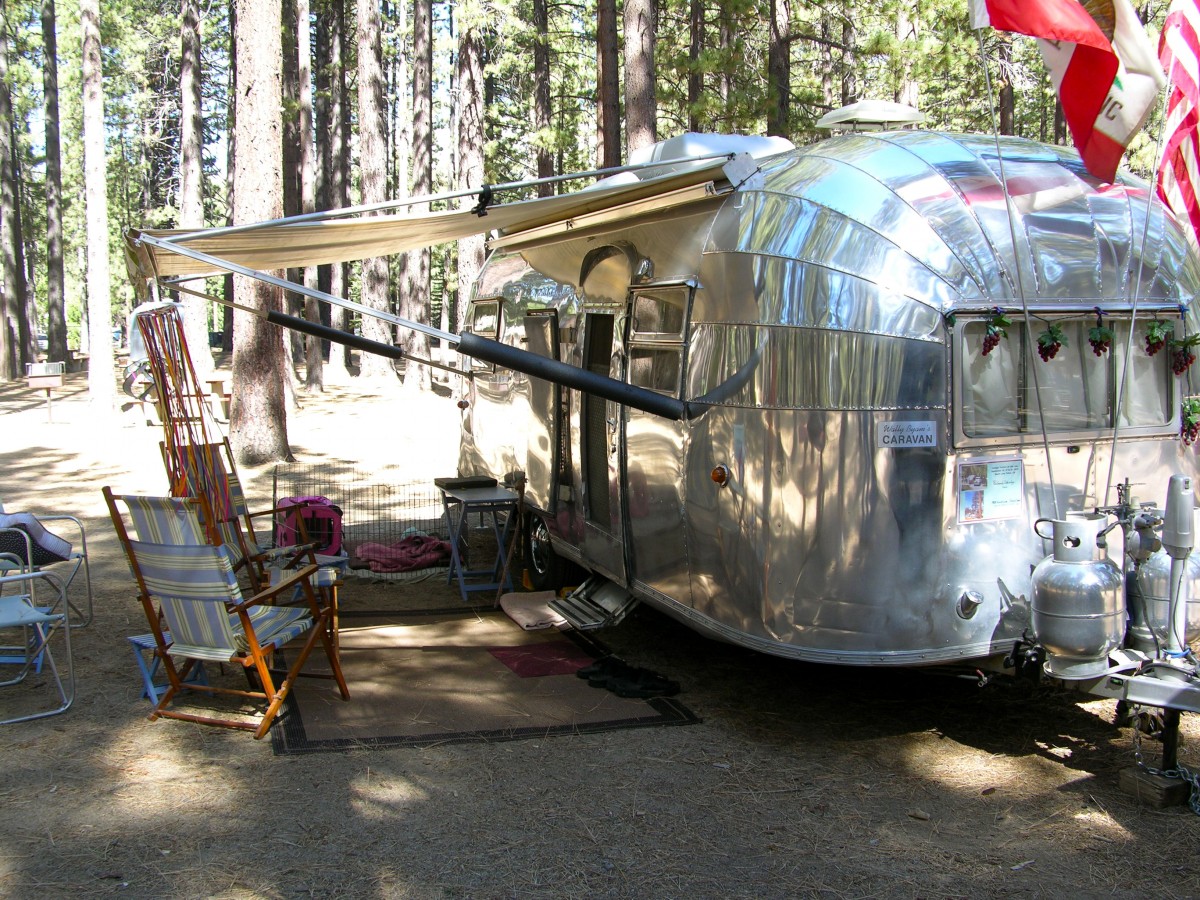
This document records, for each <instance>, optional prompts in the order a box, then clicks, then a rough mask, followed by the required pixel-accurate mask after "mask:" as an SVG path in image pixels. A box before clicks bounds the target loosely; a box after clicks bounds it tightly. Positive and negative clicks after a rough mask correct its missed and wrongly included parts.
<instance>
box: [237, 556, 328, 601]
mask: <svg viewBox="0 0 1200 900" xmlns="http://www.w3.org/2000/svg"><path fill="white" fill-rule="evenodd" d="M318 568H319V566H315V565H311V564H310V565H307V566H305V567H304V568H302V569H296V570H295V571H294V572H292V573H291V574H289V575H288V576H287V577H286V578H281V579H280V580H279V581H277V582H276V583H275V584H273V585H271V586H270V587H267V588H263V589H262V590H261V591H259V592H258V593H257V594H255V595H254V596H253V597H250V598H249V599H247V600H243V601H242V602H241V603H239V604H238V605H237V606H235V607H233V609H232V612H240V611H241V610H244V609H249V608H250V607H252V606H262V605H263V604H264V603H266V602H267V601H268V600H272V599H274V598H275V597H277V596H279V595H280V594H282V593H283V592H284V591H290V590H292V589H293V588H294V587H296V586H297V585H298V584H300V583H302V582H305V581H308V580H309V579H310V578H312V577H313V576H314V575H315V574H317V569H318Z"/></svg>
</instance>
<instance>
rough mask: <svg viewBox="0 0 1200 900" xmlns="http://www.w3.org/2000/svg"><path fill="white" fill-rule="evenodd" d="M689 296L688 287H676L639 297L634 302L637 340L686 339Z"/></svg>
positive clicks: (642, 294)
mask: <svg viewBox="0 0 1200 900" xmlns="http://www.w3.org/2000/svg"><path fill="white" fill-rule="evenodd" d="M689 293H690V291H689V289H688V288H686V287H674V288H665V289H662V290H655V291H644V292H640V293H638V294H636V295H635V296H634V298H633V322H632V330H633V336H634V337H635V338H638V337H641V338H652V337H662V338H682V337H683V326H684V323H685V322H686V321H687V301H688V294H689Z"/></svg>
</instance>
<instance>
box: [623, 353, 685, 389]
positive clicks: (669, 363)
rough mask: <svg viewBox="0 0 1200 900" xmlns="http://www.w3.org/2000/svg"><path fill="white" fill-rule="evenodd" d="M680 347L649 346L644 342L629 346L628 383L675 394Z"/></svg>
mask: <svg viewBox="0 0 1200 900" xmlns="http://www.w3.org/2000/svg"><path fill="white" fill-rule="evenodd" d="M682 353H683V348H682V347H677V346H676V347H651V346H646V345H645V344H639V345H635V346H632V347H630V348H629V383H630V384H634V385H637V386H638V387H644V388H648V389H649V390H652V391H660V392H662V393H665V394H672V395H673V394H675V393H676V392H677V391H678V390H679V362H680V356H681V355H682Z"/></svg>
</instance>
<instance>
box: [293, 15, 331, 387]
mask: <svg viewBox="0 0 1200 900" xmlns="http://www.w3.org/2000/svg"><path fill="white" fill-rule="evenodd" d="M310 20H311V15H310V11H309V2H308V0H296V60H297V68H296V73H297V76H298V77H297V79H296V81H297V84H296V89H297V98H298V100H299V104H300V105H299V112H300V211H301V212H302V213H311V212H315V211H316V209H317V156H316V153H317V150H316V146H315V144H314V139H315V135H314V134H313V82H312V39H311V38H310V36H309V35H310V28H311V27H312V23H311V21H310ZM317 281H318V279H317V267H316V266H308V267H307V268H305V270H304V286H305V287H306V288H309V289H311V290H314V291H315V290H318V289H319V285H318V283H317ZM304 318H306V319H307V320H308V321H310V322H313V323H315V324H318V325H319V324H320V323H321V306H320V303H319V302H318V301H316V300H314V299H312V298H308V299H306V300H305V301H304ZM324 362H325V356H324V354H323V353H322V352H321V339H320V338H316V337H311V336H310V337H308V338H305V347H304V386H305V387H306V388H308V390H310V391H320V390H324V387H325V382H324V378H323V376H324V369H325V366H324Z"/></svg>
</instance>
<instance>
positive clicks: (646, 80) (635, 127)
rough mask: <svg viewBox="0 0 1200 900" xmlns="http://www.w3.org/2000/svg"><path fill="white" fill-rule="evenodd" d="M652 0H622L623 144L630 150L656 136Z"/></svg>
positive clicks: (653, 139)
mask: <svg viewBox="0 0 1200 900" xmlns="http://www.w3.org/2000/svg"><path fill="white" fill-rule="evenodd" d="M654 13H655V10H654V0H625V145H626V152H627V153H629V154H631V155H632V153H633V152H634V151H635V150H640V149H641V148H642V147H649V146H650V145H651V144H653V143H654V142H655V141H657V140H658V106H657V99H656V87H655V77H654V37H655V22H654Z"/></svg>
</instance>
